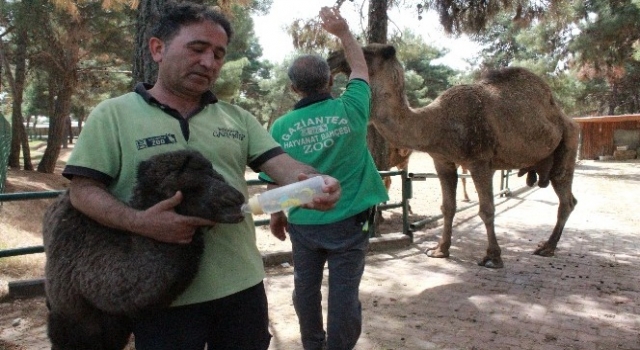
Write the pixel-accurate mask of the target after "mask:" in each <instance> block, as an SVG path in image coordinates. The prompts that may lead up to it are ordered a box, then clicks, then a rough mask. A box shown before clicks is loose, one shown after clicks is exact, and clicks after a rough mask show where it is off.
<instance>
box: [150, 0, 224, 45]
mask: <svg viewBox="0 0 640 350" xmlns="http://www.w3.org/2000/svg"><path fill="white" fill-rule="evenodd" d="M203 21H211V22H213V23H216V24H219V25H220V26H221V27H222V28H223V29H224V31H225V32H226V33H227V44H228V43H229V42H230V41H231V36H232V35H233V29H232V28H231V23H230V22H229V20H228V19H227V18H226V17H225V16H224V15H223V14H222V13H221V12H220V11H218V10H216V9H214V8H212V7H209V6H205V5H201V4H195V3H192V2H188V1H184V2H175V1H168V2H167V3H166V4H165V5H164V6H163V7H162V9H161V10H160V16H159V18H158V20H157V21H156V23H155V25H153V26H152V27H151V29H150V30H149V37H156V38H158V39H160V40H162V41H164V42H170V41H171V39H173V38H174V37H175V36H176V35H177V34H178V32H179V31H180V29H181V28H182V27H183V26H186V25H190V24H194V23H200V22H203Z"/></svg>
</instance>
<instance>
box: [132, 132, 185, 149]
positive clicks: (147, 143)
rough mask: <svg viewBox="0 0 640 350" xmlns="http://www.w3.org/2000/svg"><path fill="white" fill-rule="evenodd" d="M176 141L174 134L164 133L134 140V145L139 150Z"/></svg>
mask: <svg viewBox="0 0 640 350" xmlns="http://www.w3.org/2000/svg"><path fill="white" fill-rule="evenodd" d="M176 142H177V140H176V135H175V134H164V135H158V136H152V137H147V138H146V139H141V140H136V147H137V148H138V150H141V149H145V148H149V147H155V146H162V145H168V144H171V143H176Z"/></svg>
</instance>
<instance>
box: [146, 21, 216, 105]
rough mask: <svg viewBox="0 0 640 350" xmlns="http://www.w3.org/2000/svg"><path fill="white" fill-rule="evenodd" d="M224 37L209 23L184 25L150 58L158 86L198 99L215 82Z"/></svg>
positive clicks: (161, 43) (162, 43)
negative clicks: (155, 65) (156, 66)
mask: <svg viewBox="0 0 640 350" xmlns="http://www.w3.org/2000/svg"><path fill="white" fill-rule="evenodd" d="M227 40H228V38H227V34H226V32H225V31H224V29H223V28H222V27H221V26H220V25H218V24H215V23H212V22H210V21H204V22H201V23H194V24H190V25H187V26H184V27H182V28H181V29H180V31H179V32H178V34H177V35H176V36H175V37H174V38H173V39H172V40H171V41H169V42H160V44H159V45H160V46H161V47H160V48H159V49H158V50H156V52H155V53H154V50H153V47H152V48H151V49H152V55H153V58H154V60H155V61H156V62H158V64H159V66H158V83H160V84H162V85H163V86H164V87H165V88H167V89H169V90H171V91H173V92H175V93H177V94H181V95H188V96H193V97H196V96H197V97H199V96H200V95H202V93H204V92H205V91H207V90H209V89H210V88H211V86H212V85H213V83H214V82H215V81H216V79H218V75H219V74H220V69H221V68H222V65H223V64H224V58H225V55H226V53H227Z"/></svg>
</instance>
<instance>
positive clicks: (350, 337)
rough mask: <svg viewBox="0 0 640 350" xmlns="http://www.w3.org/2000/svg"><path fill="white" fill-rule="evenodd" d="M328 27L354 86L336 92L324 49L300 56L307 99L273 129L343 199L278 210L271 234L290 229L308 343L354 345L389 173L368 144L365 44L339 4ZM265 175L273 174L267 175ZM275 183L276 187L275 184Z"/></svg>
mask: <svg viewBox="0 0 640 350" xmlns="http://www.w3.org/2000/svg"><path fill="white" fill-rule="evenodd" d="M320 18H321V20H322V27H323V28H324V29H325V30H327V31H328V32H329V33H331V34H333V35H335V36H337V37H338V38H339V39H340V41H341V43H342V46H343V48H344V52H345V56H346V58H347V61H348V63H349V65H350V67H351V75H350V76H349V83H348V85H347V89H346V91H345V92H344V93H343V94H342V95H341V96H340V97H339V98H336V99H333V98H332V97H331V95H330V94H329V91H330V89H331V82H332V80H331V79H332V78H331V75H330V71H329V66H328V64H327V62H326V61H325V60H324V59H323V58H322V57H319V56H316V55H305V56H301V57H298V58H297V59H296V60H294V62H293V63H292V66H291V67H290V68H289V78H290V79H291V85H292V88H293V90H294V91H295V92H296V93H297V94H298V95H299V96H300V97H301V98H302V99H301V100H300V101H299V102H298V103H297V104H296V105H295V107H294V110H293V111H291V112H289V113H287V114H285V115H284V116H282V117H280V118H278V119H277V120H276V121H275V122H274V124H273V126H272V128H271V135H273V136H274V138H275V139H276V140H277V141H278V142H279V143H280V145H281V146H282V147H283V148H284V150H285V151H286V152H287V153H288V154H290V155H291V156H292V157H293V158H295V159H297V160H299V161H301V162H304V163H307V164H310V165H312V166H313V167H314V168H316V169H318V170H319V171H321V172H322V173H324V174H331V175H332V176H334V177H336V178H337V179H338V180H339V181H340V185H341V187H342V197H341V198H340V200H339V201H338V203H337V204H336V207H335V209H333V210H331V211H326V212H317V211H312V210H307V209H305V208H294V209H291V211H290V212H289V216H288V217H287V216H285V215H284V214H283V213H276V214H272V215H271V224H270V228H271V232H272V233H273V234H274V235H275V236H276V237H278V238H280V239H281V240H284V239H285V238H286V235H285V228H286V230H287V231H288V232H289V236H290V238H291V244H292V250H293V263H294V285H295V289H294V296H293V304H294V307H295V309H296V313H297V314H298V320H299V323H300V332H301V336H302V345H303V347H304V349H306V350H309V349H324V348H325V347H326V349H330V350H348V349H352V348H353V347H354V346H355V345H356V342H357V341H358V338H359V337H360V333H361V330H362V312H361V306H360V300H359V296H358V294H359V286H360V280H361V278H362V274H363V272H364V259H365V255H366V252H367V249H368V242H369V241H368V240H369V234H368V232H366V228H365V229H363V226H365V225H366V223H367V221H368V218H369V216H370V215H369V214H370V213H371V212H374V209H373V207H374V206H375V205H377V204H379V203H381V202H384V201H387V200H388V196H387V192H386V190H385V187H384V184H383V182H382V178H381V177H380V174H379V173H378V171H377V169H376V166H375V164H374V162H373V158H372V157H371V154H370V153H369V150H368V149H367V142H366V136H367V124H368V122H369V105H370V103H371V90H370V88H369V84H368V81H369V73H368V69H367V64H366V61H365V60H364V56H363V53H362V49H361V47H360V45H359V44H358V42H357V41H356V40H355V38H354V37H353V35H352V34H351V32H350V31H349V26H348V25H347V23H346V21H345V20H344V19H343V18H342V17H341V16H340V13H339V12H338V11H337V10H335V9H330V8H327V7H325V8H323V9H322V10H321V11H320ZM261 178H262V179H264V180H265V181H269V180H270V179H269V178H268V177H267V176H264V174H261ZM270 187H274V186H273V185H272V186H270ZM327 262H328V265H329V307H328V317H327V330H326V332H325V330H324V327H323V315H322V306H321V301H322V295H321V292H320V289H321V284H322V277H323V270H324V265H325V263H327Z"/></svg>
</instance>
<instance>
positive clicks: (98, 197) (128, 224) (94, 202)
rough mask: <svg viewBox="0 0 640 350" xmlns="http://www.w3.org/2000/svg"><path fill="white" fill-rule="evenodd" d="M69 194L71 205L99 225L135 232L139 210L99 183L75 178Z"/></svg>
mask: <svg viewBox="0 0 640 350" xmlns="http://www.w3.org/2000/svg"><path fill="white" fill-rule="evenodd" d="M69 194H70V199H71V204H72V205H73V206H74V207H75V208H76V209H77V210H79V211H80V212H82V213H83V214H85V215H87V216H88V217H90V218H92V219H93V220H95V221H97V222H98V223H100V224H102V225H104V226H108V227H111V228H116V229H120V230H127V231H134V232H135V225H134V222H135V220H134V218H135V216H136V213H137V210H135V209H133V208H131V207H129V206H128V205H127V204H125V203H123V202H121V201H120V200H118V199H117V198H116V197H114V196H113V195H112V194H111V193H109V192H108V191H107V189H106V188H105V187H104V186H102V185H101V184H100V183H99V182H96V181H93V180H90V179H87V178H74V179H73V180H72V181H71V186H70V193H69Z"/></svg>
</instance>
